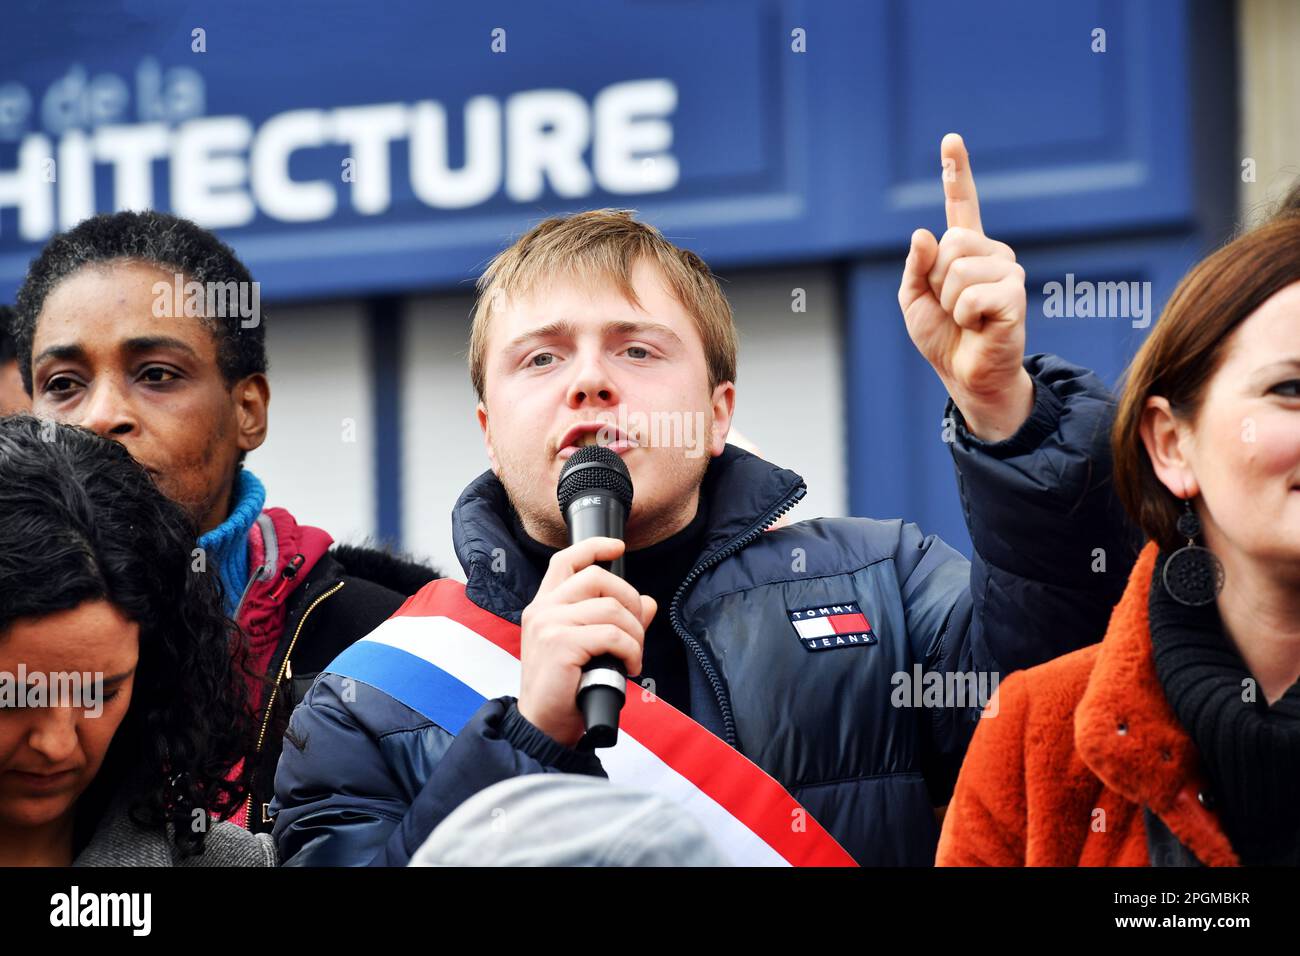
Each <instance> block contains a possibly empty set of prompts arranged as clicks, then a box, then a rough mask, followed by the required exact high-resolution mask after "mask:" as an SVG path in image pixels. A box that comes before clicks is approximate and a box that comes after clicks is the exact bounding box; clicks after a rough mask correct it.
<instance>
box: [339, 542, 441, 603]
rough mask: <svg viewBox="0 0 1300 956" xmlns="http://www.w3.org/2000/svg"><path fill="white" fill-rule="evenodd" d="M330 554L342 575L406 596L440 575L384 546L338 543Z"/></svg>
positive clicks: (432, 568)
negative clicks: (361, 579) (360, 579)
mask: <svg viewBox="0 0 1300 956" xmlns="http://www.w3.org/2000/svg"><path fill="white" fill-rule="evenodd" d="M329 556H330V557H331V558H333V559H334V560H335V561H337V562H338V563H339V566H340V568H341V569H342V573H343V574H346V575H349V576H351V577H354V578H365V579H366V580H367V581H371V582H373V583H375V584H378V585H379V586H380V587H385V588H388V590H390V591H396V592H397V593H398V594H401V595H405V596H407V597H409V596H410V595H412V594H414V593H415V592H416V591H418V590H420V588H422V587H424V586H425V585H426V584H428V583H429V582H430V581H434V580H436V579H438V578H440V577H442V575H441V574H440V573H438V571H437V569H436V568H434V567H432V566H430V565H427V564H423V563H421V562H419V561H416V560H414V559H413V558H409V557H406V556H404V555H400V554H394V553H393V552H391V551H388V550H385V549H383V548H368V547H363V546H361V545H354V544H339V545H335V546H334V547H333V548H331V549H330V552H329Z"/></svg>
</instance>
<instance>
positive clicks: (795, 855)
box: [394, 578, 857, 866]
mask: <svg viewBox="0 0 1300 956" xmlns="http://www.w3.org/2000/svg"><path fill="white" fill-rule="evenodd" d="M394 616H395V617H448V618H451V619H452V620H454V621H459V622H460V623H461V624H464V625H465V626H466V627H468V628H469V629H470V630H472V631H474V632H475V633H477V634H479V635H480V636H482V637H485V638H487V639H488V640H489V641H491V642H492V643H493V644H495V645H497V646H498V647H500V648H501V649H502V650H505V651H508V652H509V653H510V654H511V655H513V656H514V657H518V656H519V640H520V631H519V627H518V625H515V624H512V623H511V622H510V621H507V620H505V619H504V618H501V617H498V616H497V615H495V614H493V613H491V612H490V611H486V610H484V609H483V608H481V607H479V606H478V605H477V604H475V603H474V602H473V601H471V600H470V599H469V597H468V596H467V595H466V593H465V585H463V584H461V583H460V582H458V581H452V580H448V579H446V578H441V579H439V580H436V581H432V582H430V583H429V584H427V585H425V586H424V587H423V588H421V589H420V590H419V591H418V592H417V593H416V594H414V595H412V596H411V597H410V598H408V599H407V601H406V603H405V604H403V605H402V606H401V607H400V608H398V610H397V613H396V614H395V615H394ZM647 696H648V697H649V698H650V699H649V700H646V699H645V697H647ZM621 720H622V725H623V726H624V727H625V728H627V730H628V732H629V733H630V734H631V735H632V736H633V737H635V738H636V740H637V741H639V742H640V743H641V744H642V745H643V746H645V747H646V748H647V749H649V750H650V751H651V752H653V753H654V754H656V755H657V756H658V757H659V758H660V759H661V760H663V761H664V762H665V763H667V764H668V765H669V766H670V767H672V768H673V769H674V770H676V771H677V772H678V773H679V774H681V775H682V776H683V777H685V778H686V779H688V780H690V781H691V783H693V784H694V785H695V786H696V787H698V788H699V789H700V790H701V791H703V792H704V793H706V794H708V796H709V797H711V798H712V799H713V800H714V801H716V802H717V803H718V804H719V805H721V806H722V807H724V808H725V809H726V810H727V812H729V813H730V814H731V815H732V816H734V817H735V818H736V819H737V820H739V821H740V822H741V823H743V824H744V825H745V826H747V827H748V828H749V829H750V830H752V831H753V832H754V833H756V834H757V835H758V836H759V837H761V838H762V839H763V840H764V841H765V842H766V843H767V844H768V845H769V846H771V847H772V848H773V849H774V850H776V851H777V852H778V853H779V854H781V856H783V857H784V858H785V859H786V860H787V861H789V862H790V863H791V864H793V865H795V866H856V865H857V864H856V863H855V862H854V860H853V857H851V856H850V855H849V854H848V852H847V851H846V850H845V849H844V848H843V847H842V846H840V845H839V843H837V842H836V840H835V838H834V837H832V836H831V835H830V834H829V833H828V832H826V830H825V828H823V827H822V825H821V824H820V823H818V822H817V821H816V820H815V819H814V818H813V816H812V814H811V813H809V812H808V811H807V810H805V809H804V808H803V807H801V806H800V805H799V803H798V801H797V800H795V799H794V797H792V796H791V795H790V794H789V792H788V791H786V789H785V788H784V787H782V786H781V784H780V783H778V782H777V781H776V780H775V779H773V778H772V777H771V776H770V775H769V774H767V773H766V772H765V771H764V770H763V769H762V768H761V767H759V766H758V765H757V764H755V763H754V762H753V761H751V760H750V759H749V758H747V757H746V756H745V755H744V754H742V753H740V751H738V750H735V749H734V748H732V747H729V746H728V745H727V743H726V741H724V740H722V739H721V738H719V737H717V736H715V735H714V734H712V733H710V732H709V731H708V730H706V729H705V728H703V727H701V726H700V725H699V724H698V723H697V722H696V721H694V720H692V719H691V718H690V717H688V716H687V715H686V714H683V713H682V712H681V711H679V710H678V709H677V708H675V707H673V706H672V705H671V704H669V703H668V702H667V701H663V700H660V699H659V698H658V697H655V696H654V695H653V694H645V695H643V694H642V693H641V692H640V691H639V690H638V689H637V688H636V685H633V688H632V693H630V694H629V695H628V698H627V703H626V704H625V705H624V707H623V714H622V718H621Z"/></svg>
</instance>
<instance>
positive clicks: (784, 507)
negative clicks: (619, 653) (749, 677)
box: [668, 484, 808, 747]
mask: <svg viewBox="0 0 1300 956" xmlns="http://www.w3.org/2000/svg"><path fill="white" fill-rule="evenodd" d="M807 493H808V487H807V486H806V485H803V484H799V485H797V486H796V487H795V488H794V490H793V491H792V492H790V494H788V495H786V496H785V497H784V498H782V499H781V500H780V501H779V502H777V504H776V505H774V506H773V507H772V508H770V509H769V510H768V512H767V514H766V515H764V516H763V517H762V518H761V519H760V520H759V521H758V523H757V524H755V525H753V526H752V527H751V528H750V529H749V530H748V531H746V532H744V533H743V534H741V535H739V536H737V537H735V538H732V539H731V541H729V542H728V543H727V545H726V546H725V547H723V548H721V549H719V550H718V551H715V552H713V554H712V555H710V556H709V557H708V558H705V560H703V561H701V562H700V563H699V564H697V565H696V566H695V567H693V568H692V569H691V573H690V574H688V575H686V577H685V578H684V579H683V580H682V583H681V584H680V585H679V586H678V588H677V593H676V594H674V595H673V602H672V604H671V605H670V607H669V609H668V620H669V621H670V622H671V623H672V625H673V630H674V631H676V632H677V636H678V637H680V638H681V640H682V642H683V643H684V644H685V645H686V646H687V647H688V648H689V649H690V651H691V653H692V654H694V655H695V659H696V660H697V661H699V663H700V667H702V668H703V669H704V676H705V677H707V678H708V679H709V684H710V685H711V686H712V687H713V695H714V697H716V698H717V701H718V709H719V710H720V711H721V712H722V727H723V732H724V739H725V740H726V741H727V744H728V745H729V746H731V747H735V746H736V722H735V719H734V718H733V717H732V715H731V701H730V699H729V698H728V696H727V689H726V688H725V687H723V686H722V678H721V677H719V676H718V671H717V669H716V668H715V667H714V666H713V662H712V661H710V660H709V656H708V655H707V654H705V653H704V648H703V646H701V644H700V642H699V641H697V640H696V639H695V638H694V637H693V636H692V635H691V634H690V632H688V631H687V630H686V626H685V625H684V624H683V623H682V620H681V604H682V598H683V597H684V596H685V594H686V590H687V588H689V587H690V586H691V585H692V584H694V583H695V579H696V578H698V577H699V576H700V575H701V574H703V573H704V572H705V571H706V570H708V569H709V568H711V567H712V566H713V565H715V564H717V563H718V562H720V561H723V560H725V559H726V558H729V557H731V556H732V555H733V554H735V553H736V552H737V551H739V550H741V549H742V548H744V547H746V546H747V545H749V544H750V542H752V541H754V540H755V539H756V538H757V537H758V536H759V535H761V534H762V533H763V532H764V531H766V530H767V529H768V528H770V527H771V526H772V525H773V524H774V523H776V521H777V519H779V518H780V517H781V515H783V514H785V513H786V512H787V511H789V510H790V509H791V508H793V507H794V506H795V505H796V504H798V503H799V501H800V500H801V499H802V498H803V496H804V495H806V494H807Z"/></svg>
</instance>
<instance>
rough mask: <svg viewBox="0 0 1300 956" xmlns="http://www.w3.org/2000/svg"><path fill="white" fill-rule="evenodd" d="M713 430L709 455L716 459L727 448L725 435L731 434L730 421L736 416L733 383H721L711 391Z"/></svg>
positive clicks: (734, 387)
mask: <svg viewBox="0 0 1300 956" xmlns="http://www.w3.org/2000/svg"><path fill="white" fill-rule="evenodd" d="M712 407H713V422H712V426H713V430H712V437H711V438H710V440H709V454H710V455H712V456H713V457H714V458H717V457H718V456H719V455H721V454H722V452H723V450H724V449H725V448H726V447H727V435H728V434H729V433H730V432H731V419H732V416H734V415H735V414H736V386H735V383H733V382H721V383H719V384H718V386H717V387H716V388H714V389H713V403H712Z"/></svg>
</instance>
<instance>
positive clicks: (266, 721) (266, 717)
mask: <svg viewBox="0 0 1300 956" xmlns="http://www.w3.org/2000/svg"><path fill="white" fill-rule="evenodd" d="M301 558H302V555H297V556H296V557H295V558H294V560H295V561H298V563H299V566H301V564H302V561H301V560H300V559H301ZM296 570H297V569H295V572H296ZM284 573H285V575H286V576H288V577H292V575H290V574H289V569H288V568H285V569H284ZM346 583H347V582H346V581H340V582H339V583H338V584H336V585H334V587H332V588H330V589H329V590H328V591H326V592H325V593H324V594H322V595H320V597H318V598H316V600H314V601H312V602H311V604H309V605H307V610H305V611H303V612H302V617H300V618H299V619H298V626H297V627H296V628H294V630H293V637H292V638H291V639H290V640H289V647H288V649H287V650H285V652H284V660H283V661H281V662H280V671H279V673H278V674H276V677H275V683H274V684H272V685H271V695H270V696H269V697H268V698H267V700H266V710H265V712H264V713H263V715H262V729H261V731H260V732H259V733H258V735H257V748H256V749H255V750H254V751H253V766H252V769H251V770H250V772H249V775H248V796H247V797H246V798H245V800H244V825H245V826H246V827H248V829H250V830H251V829H252V828H253V827H252V821H253V818H252V816H251V814H252V812H253V776H254V775H255V774H256V773H257V758H258V757H259V756H261V754H262V745H263V744H264V743H265V742H266V730H267V728H268V727H270V726H271V711H272V710H273V709H274V708H275V698H276V695H277V694H278V693H279V691H280V682H281V681H282V680H284V674H285V671H286V670H287V669H288V667H289V656H290V655H291V654H293V647H294V645H295V644H297V643H298V635H299V634H301V633H302V629H303V625H305V624H306V623H307V618H308V617H309V616H310V615H311V612H312V611H314V610H316V605H318V604H320V603H321V601H324V600H325V599H326V598H327V597H330V596H331V595H334V594H337V593H338V592H339V591H341V590H342V589H343V585H344V584H346Z"/></svg>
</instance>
